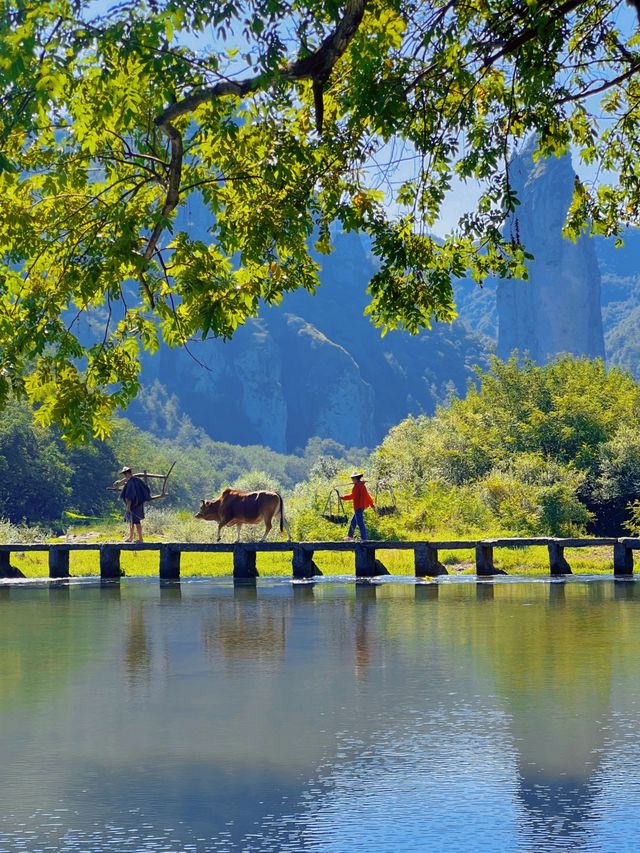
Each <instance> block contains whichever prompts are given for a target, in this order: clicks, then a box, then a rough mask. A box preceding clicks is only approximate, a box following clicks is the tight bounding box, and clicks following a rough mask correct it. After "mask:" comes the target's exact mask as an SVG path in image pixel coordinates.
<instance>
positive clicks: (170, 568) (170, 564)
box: [160, 545, 180, 581]
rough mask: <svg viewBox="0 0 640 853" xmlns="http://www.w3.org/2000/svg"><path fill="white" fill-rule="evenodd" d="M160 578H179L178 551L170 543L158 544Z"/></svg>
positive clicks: (164, 579) (167, 579) (165, 579)
mask: <svg viewBox="0 0 640 853" xmlns="http://www.w3.org/2000/svg"><path fill="white" fill-rule="evenodd" d="M160 579H161V580H163V581H177V580H180V551H178V550H176V549H175V548H172V547H171V546H170V545H161V546H160Z"/></svg>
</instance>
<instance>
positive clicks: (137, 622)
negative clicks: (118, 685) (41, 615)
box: [124, 604, 151, 681]
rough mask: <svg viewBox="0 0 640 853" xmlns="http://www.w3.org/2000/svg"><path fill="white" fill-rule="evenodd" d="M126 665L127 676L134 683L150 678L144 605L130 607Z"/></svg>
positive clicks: (125, 654)
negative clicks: (134, 681)
mask: <svg viewBox="0 0 640 853" xmlns="http://www.w3.org/2000/svg"><path fill="white" fill-rule="evenodd" d="M124 665H125V670H126V673H127V676H128V677H129V678H130V679H131V680H132V681H133V680H137V679H141V678H148V677H149V672H150V670H151V651H150V649H149V641H148V638H147V630H146V626H145V622H144V605H143V604H132V605H130V607H129V624H128V626H127V637H126V641H125V647H124Z"/></svg>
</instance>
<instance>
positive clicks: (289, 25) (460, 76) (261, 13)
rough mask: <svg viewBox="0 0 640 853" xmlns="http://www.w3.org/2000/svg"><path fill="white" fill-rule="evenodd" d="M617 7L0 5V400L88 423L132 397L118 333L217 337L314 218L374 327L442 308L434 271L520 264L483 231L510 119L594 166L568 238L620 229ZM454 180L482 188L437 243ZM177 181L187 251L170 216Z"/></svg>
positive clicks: (587, 2) (628, 118)
mask: <svg viewBox="0 0 640 853" xmlns="http://www.w3.org/2000/svg"><path fill="white" fill-rule="evenodd" d="M623 11H624V4H622V3H621V2H616V0H544V2H540V0H528V2H526V3H525V2H520V0H518V1H517V2H513V0H486V2H477V0H471V2H468V3H464V4H461V3H455V2H450V0H433V2H431V3H415V2H413V0H345V2H344V3H342V4H341V3H336V2H335V0H308V2H306V3H302V2H295V3H290V2H283V0H250V2H238V0H230V2H227V0H225V2H221V0H124V2H121V3H117V4H115V5H114V6H113V7H112V8H111V10H110V11H108V12H107V13H100V12H99V11H96V7H95V4H93V3H91V2H90V0H43V2H39V3H31V4H30V3H27V2H25V0H0V68H1V69H2V74H1V77H0V104H1V106H2V109H1V110H0V191H1V193H2V199H3V204H2V206H1V208H0V353H1V359H2V371H1V373H0V395H1V396H2V397H3V398H4V399H7V395H8V393H9V391H10V389H11V388H13V389H14V390H16V391H19V392H26V394H27V395H28V397H29V399H30V401H31V402H32V403H33V404H35V405H36V406H37V407H38V411H37V416H38V418H39V420H40V422H41V423H43V424H45V425H46V424H50V423H53V422H57V423H59V424H61V425H62V428H63V430H64V434H65V436H67V437H68V438H71V439H78V438H83V437H86V436H87V435H94V436H104V435H106V434H107V432H108V431H109V421H108V417H109V415H110V414H111V413H112V412H113V411H114V410H115V409H116V408H117V407H119V406H125V405H126V404H127V403H128V402H129V401H130V400H131V399H132V398H133V397H134V396H135V394H136V393H137V391H138V388H139V383H138V373H139V353H140V349H141V348H145V349H148V350H151V351H154V350H155V349H156V348H157V347H158V342H159V339H160V338H162V339H163V340H164V341H166V342H167V343H168V344H170V345H181V346H188V345H189V341H190V340H191V338H192V337H193V336H199V335H202V336H207V335H217V336H223V337H228V336H230V335H231V334H232V333H233V331H234V330H235V329H236V328H237V326H238V325H239V324H241V323H242V322H244V321H245V320H246V319H247V318H248V317H250V316H254V315H255V314H256V312H257V311H258V309H259V306H260V304H261V302H263V301H264V302H267V303H274V302H277V301H278V300H279V299H280V297H281V294H282V293H284V292H286V291H288V290H292V289H294V288H298V287H306V288H308V289H310V290H313V288H314V287H315V286H316V284H317V265H316V263H315V262H314V261H313V260H312V257H311V255H310V241H314V240H315V248H316V249H317V250H319V251H321V252H327V251H330V249H331V230H330V229H331V226H332V224H333V223H336V222H337V223H339V225H340V226H341V227H342V228H343V229H346V230H358V231H361V232H363V233H366V234H368V235H369V236H370V237H371V241H372V248H373V252H374V254H375V255H376V256H377V258H378V260H379V265H380V266H379V271H378V272H377V273H376V274H375V275H374V277H373V279H372V281H371V283H370V287H369V292H370V297H371V302H370V306H369V309H368V310H369V312H370V314H371V317H372V319H373V321H374V322H375V323H376V324H378V325H380V326H382V327H383V328H396V327H403V328H406V329H408V330H409V331H411V332H415V331H417V330H418V329H419V328H420V327H423V326H429V324H430V323H431V321H432V319H433V318H435V319H439V320H449V319H452V318H453V317H454V316H455V308H454V301H453V295H452V287H451V280H452V278H457V277H462V276H465V275H466V274H468V273H470V274H471V275H472V276H473V277H474V278H475V279H476V280H482V279H483V278H484V277H485V276H486V275H488V274H497V275H502V276H507V275H517V276H520V277H522V276H525V275H526V269H525V261H526V255H525V251H524V248H523V247H522V246H521V245H520V243H519V239H518V236H517V229H515V233H514V234H513V235H510V234H507V235H506V236H505V234H504V233H503V229H502V225H503V223H504V221H505V217H506V216H508V215H509V214H511V213H512V212H513V211H514V210H515V209H516V205H517V198H516V197H515V195H514V192H513V189H512V187H511V184H510V180H509V166H508V164H509V159H510V156H511V154H512V153H513V151H514V148H515V147H516V146H517V143H518V141H519V140H521V139H523V138H524V136H525V135H526V134H528V133H530V132H534V133H535V134H536V135H537V139H538V148H539V152H540V154H541V155H542V156H547V155H554V154H559V153H563V152H565V151H567V150H568V148H569V146H570V145H573V146H574V147H575V148H576V149H577V150H578V151H579V153H580V156H581V158H582V159H583V160H584V161H585V162H586V163H589V164H594V163H598V164H599V165H600V167H601V170H600V173H607V172H608V173H611V172H613V173H615V174H616V175H617V179H616V183H615V185H614V186H612V187H604V186H597V185H594V186H592V187H591V186H587V185H585V184H582V183H579V182H578V183H577V185H576V191H575V198H574V203H573V205H572V208H571V210H570V213H569V217H568V222H567V232H568V233H569V234H570V235H576V234H577V233H578V232H579V231H580V230H581V229H582V228H584V227H585V226H586V225H587V223H589V224H590V226H589V227H591V229H592V230H593V231H596V232H598V233H607V234H608V233H614V232H617V231H619V229H620V228H621V227H622V226H623V225H625V224H628V223H630V224H635V223H636V221H637V216H638V209H639V206H638V198H639V194H640V183H639V182H638V181H637V174H636V172H637V156H636V153H637V148H638V144H637V143H638V136H639V135H640V122H639V121H638V117H639V115H640V97H638V95H639V87H640V81H639V78H638V73H637V72H638V69H639V67H640V48H639V46H638V38H637V32H636V29H637V27H636V22H635V19H634V18H632V17H631V14H630V13H629V14H628V15H627V17H626V19H625V15H624V14H623ZM210 33H214V42H213V44H206V43H205V42H206V38H207V34H210ZM601 115H603V116H604V117H605V119H606V121H604V122H602V123H600V121H599V119H600V116H601ZM398 165H401V166H402V170H401V172H400V173H399V175H398V176H397V179H396V181H395V183H392V182H391V181H389V174H390V172H391V171H393V169H394V167H396V166H398ZM377 166H378V167H379V168H378V167H377ZM456 179H459V180H462V181H467V180H472V181H479V182H480V184H481V186H482V192H481V195H480V198H479V200H478V202H477V205H476V207H475V209H474V210H472V211H471V212H470V213H469V214H468V215H467V216H465V217H464V218H463V220H462V221H461V223H460V228H459V229H458V230H457V231H456V232H455V233H454V234H452V235H450V236H449V237H448V238H447V239H446V240H445V241H444V242H440V241H437V240H436V239H434V238H433V237H432V236H431V234H430V229H431V228H432V227H433V225H434V224H435V222H436V221H437V218H438V216H439V213H440V210H441V207H442V204H443V201H444V200H445V198H446V197H447V195H448V193H449V192H450V190H451V187H452V183H453V181H454V180H456ZM381 186H386V187H391V188H392V189H391V190H390V191H389V193H388V194H386V195H385V194H384V193H383V192H382V191H381V190H380V187H381ZM194 194H198V196H199V198H200V199H201V201H202V202H203V203H204V204H205V205H206V207H207V208H208V210H209V212H210V226H209V232H210V239H207V241H206V242H202V241H198V240H196V239H194V238H193V237H192V236H189V235H188V234H187V233H185V232H184V231H183V230H180V229H179V228H178V227H177V219H176V217H177V215H178V213H179V211H180V208H181V207H184V205H185V204H187V202H188V201H189V199H190V197H193V196H194ZM87 312H89V313H90V314H91V317H92V320H93V321H94V326H95V327H96V328H98V330H99V331H98V333H97V334H96V336H95V337H94V338H91V339H90V340H88V339H87V336H86V335H83V334H81V332H80V318H81V316H82V315H83V314H85V313H87Z"/></svg>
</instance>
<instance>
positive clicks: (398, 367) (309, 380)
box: [128, 224, 490, 451]
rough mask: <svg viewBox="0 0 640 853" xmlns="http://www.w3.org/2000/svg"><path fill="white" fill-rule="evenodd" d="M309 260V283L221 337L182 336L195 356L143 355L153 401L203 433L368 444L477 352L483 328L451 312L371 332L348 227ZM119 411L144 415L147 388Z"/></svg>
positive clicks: (357, 245) (453, 381)
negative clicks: (313, 268) (409, 328)
mask: <svg viewBox="0 0 640 853" xmlns="http://www.w3.org/2000/svg"><path fill="white" fill-rule="evenodd" d="M199 228H200V229H202V225H201V224H200V226H199ZM318 260H319V262H320V263H321V265H322V271H321V276H320V277H321V287H320V288H319V289H318V291H317V293H316V294H315V295H313V296H312V295H311V294H309V293H307V292H306V291H303V292H302V291H301V292H296V293H292V294H287V295H286V296H285V298H284V299H283V301H282V303H281V305H279V306H278V307H277V308H265V309H264V310H263V311H262V314H261V316H260V318H259V319H257V320H253V321H250V322H249V323H247V324H246V325H245V326H244V327H242V328H240V329H239V330H238V332H237V333H236V334H235V336H234V337H233V339H232V340H231V341H230V342H228V343H223V342H221V341H206V342H203V343H201V344H194V345H193V347H192V352H193V354H194V355H195V356H196V357H197V360H198V362H201V364H199V363H197V362H196V361H195V360H194V359H193V358H190V357H189V355H188V354H187V353H185V352H182V351H176V350H168V349H166V348H163V349H162V350H161V352H160V353H159V354H158V355H156V356H154V357H153V358H148V359H146V360H145V364H144V372H143V381H144V383H145V385H146V386H147V388H151V387H155V388H156V399H157V402H158V405H162V400H161V399H160V398H161V397H162V396H163V395H164V402H165V403H166V404H170V405H171V406H173V407H174V408H176V407H178V408H179V409H180V410H181V411H182V412H184V413H185V414H187V415H188V416H189V418H190V419H191V420H192V421H193V422H194V424H196V425H197V426H201V427H203V428H204V429H206V431H207V432H208V433H209V435H211V436H212V437H213V438H215V439H220V440H225V441H231V442H235V443H240V444H252V443H260V444H265V445H267V446H269V447H271V448H273V449H276V450H288V451H291V450H295V449H297V448H301V447H304V445H305V444H306V443H307V441H308V440H309V438H311V437H313V436H320V437H322V438H331V439H334V440H336V441H338V442H340V443H341V444H344V445H346V446H372V445H373V444H375V443H376V442H378V441H379V440H380V439H381V438H382V437H383V436H384V435H385V434H386V432H387V431H388V429H389V428H390V427H392V426H393V425H394V424H396V423H398V421H400V420H401V419H402V418H403V417H406V416H407V415H408V414H419V413H423V412H424V413H431V412H433V411H434V409H435V406H436V405H437V404H438V403H440V402H443V401H445V400H446V399H447V397H448V395H449V394H450V393H451V392H452V391H454V390H455V391H456V392H458V393H463V392H464V390H465V388H466V385H467V382H468V381H469V380H470V379H471V378H472V376H473V366H474V365H475V364H485V363H486V359H487V355H488V352H489V350H490V343H489V341H488V339H486V338H485V337H483V336H482V335H478V334H472V333H470V332H469V331H468V330H467V328H466V327H465V326H464V325H463V324H462V323H454V324H453V326H449V325H438V326H436V328H434V329H433V330H432V331H430V332H424V333H423V334H421V335H416V336H410V335H407V334H405V333H400V332H390V333H389V334H387V335H386V336H385V337H384V338H383V337H382V336H381V334H380V332H379V330H376V329H375V328H373V326H372V325H371V322H370V320H369V319H368V318H367V317H365V316H364V308H365V305H366V304H367V297H366V293H365V291H366V287H367V283H368V281H369V280H370V278H371V276H372V275H373V273H374V271H375V266H374V262H373V259H372V258H371V257H370V255H369V253H368V252H367V250H366V249H365V247H364V246H363V244H362V242H361V241H360V239H359V238H358V237H357V236H356V235H354V234H350V235H344V234H343V235H338V236H337V237H336V250H335V252H334V253H333V254H331V255H329V256H323V257H321V258H319V259H318ZM203 364H204V365H206V366H205V367H203V366H202V365H203ZM154 383H155V384H154ZM158 383H160V384H161V385H162V386H164V389H163V390H162V391H161V392H158ZM128 414H129V415H130V416H131V417H132V419H133V420H135V421H136V422H137V423H138V424H139V425H141V426H143V427H146V428H150V427H152V426H154V424H153V423H152V420H153V419H154V417H155V415H154V410H153V407H150V406H149V405H148V394H147V397H146V402H145V396H144V395H143V398H142V400H141V401H140V402H138V403H136V404H134V405H133V406H132V407H131V409H130V410H129V413H128ZM155 420H156V421H158V419H157V417H156V418H155ZM155 426H156V428H157V423H156V424H155Z"/></svg>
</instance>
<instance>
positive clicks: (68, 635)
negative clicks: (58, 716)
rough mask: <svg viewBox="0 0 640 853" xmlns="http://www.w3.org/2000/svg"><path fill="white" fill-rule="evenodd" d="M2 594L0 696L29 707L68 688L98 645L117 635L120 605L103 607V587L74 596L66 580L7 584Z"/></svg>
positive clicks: (8, 702)
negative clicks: (77, 598) (19, 585)
mask: <svg viewBox="0 0 640 853" xmlns="http://www.w3.org/2000/svg"><path fill="white" fill-rule="evenodd" d="M2 592H3V596H2V598H0V649H2V654H1V655H0V701H1V702H2V706H3V710H7V709H8V708H9V707H10V705H13V704H16V706H17V707H24V708H30V707H32V706H33V705H34V704H37V702H38V701H39V700H40V697H42V696H45V697H47V701H51V699H52V698H54V697H55V696H57V695H58V694H59V693H61V692H62V691H64V690H65V689H66V688H67V686H68V684H69V681H70V679H71V677H72V676H73V675H74V674H75V673H76V672H78V671H79V670H80V669H81V668H82V667H83V666H85V665H86V663H87V661H88V660H90V659H91V657H92V655H93V654H94V652H95V649H96V648H99V647H105V648H108V647H109V645H110V643H112V641H113V636H114V625H115V624H118V620H119V615H118V613H117V611H116V610H112V609H110V608H108V607H107V608H105V609H102V610H101V613H100V615H101V618H100V619H97V618H96V607H100V606H101V601H102V590H100V589H93V590H85V591H84V592H83V594H82V595H83V600H82V601H81V602H77V603H76V602H74V601H73V597H74V595H78V593H75V592H73V593H70V590H69V587H68V585H66V584H61V585H55V584H51V585H50V586H48V587H47V588H33V587H24V588H17V587H11V588H8V587H6V588H5V587H3V588H2Z"/></svg>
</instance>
